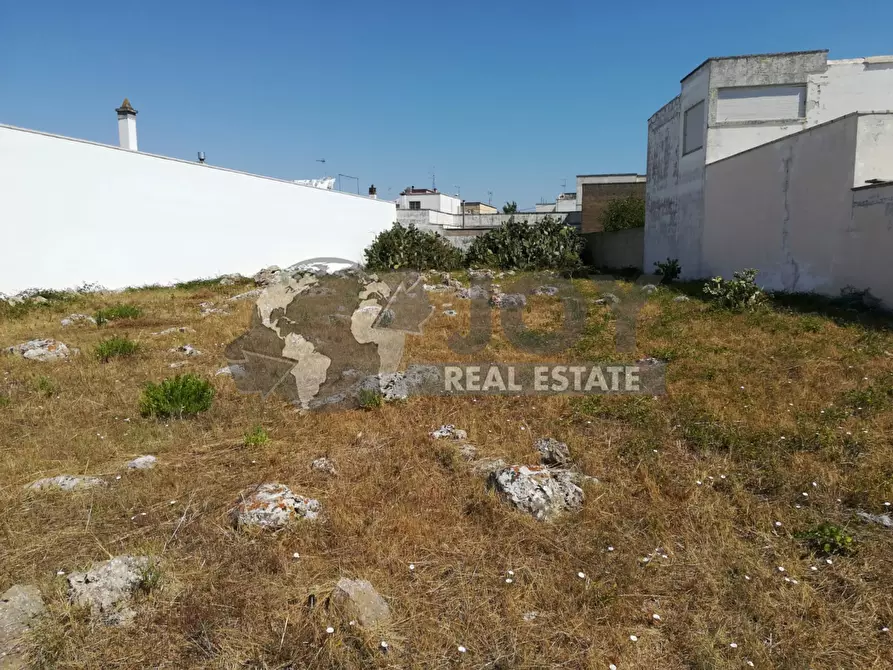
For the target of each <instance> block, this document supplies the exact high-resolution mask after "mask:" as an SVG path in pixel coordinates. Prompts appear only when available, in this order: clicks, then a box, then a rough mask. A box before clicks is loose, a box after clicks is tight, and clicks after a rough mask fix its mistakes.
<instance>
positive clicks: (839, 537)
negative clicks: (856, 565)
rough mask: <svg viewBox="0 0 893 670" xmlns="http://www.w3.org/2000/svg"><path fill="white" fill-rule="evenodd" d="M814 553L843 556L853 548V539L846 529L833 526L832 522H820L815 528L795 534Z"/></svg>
mask: <svg viewBox="0 0 893 670" xmlns="http://www.w3.org/2000/svg"><path fill="white" fill-rule="evenodd" d="M797 538H798V539H800V540H802V541H803V542H804V543H806V545H807V546H808V547H809V548H810V549H811V550H812V551H813V552H815V553H818V554H822V555H824V556H832V555H838V556H845V555H847V554H850V553H852V552H853V550H854V549H855V540H854V539H853V537H852V535H849V534H848V533H847V532H846V529H844V528H841V527H840V526H835V525H834V524H833V523H827V522H825V523H821V524H819V525H818V526H816V527H815V528H811V529H809V530H807V531H804V532H802V533H798V534H797Z"/></svg>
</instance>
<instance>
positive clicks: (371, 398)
mask: <svg viewBox="0 0 893 670" xmlns="http://www.w3.org/2000/svg"><path fill="white" fill-rule="evenodd" d="M357 401H358V402H359V403H360V407H362V408H363V409H365V410H367V411H372V410H373V409H378V408H379V407H381V406H382V403H383V402H384V401H383V400H382V397H381V393H379V392H378V391H375V390H373V389H360V393H359V395H358V396H357Z"/></svg>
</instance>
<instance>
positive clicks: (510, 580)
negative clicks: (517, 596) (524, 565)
mask: <svg viewBox="0 0 893 670" xmlns="http://www.w3.org/2000/svg"><path fill="white" fill-rule="evenodd" d="M512 581H514V580H512V578H511V577H506V578H505V583H506V584H511V583H512Z"/></svg>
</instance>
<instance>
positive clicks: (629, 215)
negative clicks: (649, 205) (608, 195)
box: [602, 195, 645, 232]
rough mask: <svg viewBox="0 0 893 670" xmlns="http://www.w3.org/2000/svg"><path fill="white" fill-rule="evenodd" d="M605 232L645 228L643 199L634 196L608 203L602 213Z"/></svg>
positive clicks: (615, 199)
mask: <svg viewBox="0 0 893 670" xmlns="http://www.w3.org/2000/svg"><path fill="white" fill-rule="evenodd" d="M602 226H603V227H604V230H605V232H613V231H615V230H627V229H628V228H643V227H644V226H645V199H644V198H640V197H639V196H636V195H628V196H626V197H625V198H614V199H613V200H610V201H608V205H607V207H605V211H604V212H603V213H602Z"/></svg>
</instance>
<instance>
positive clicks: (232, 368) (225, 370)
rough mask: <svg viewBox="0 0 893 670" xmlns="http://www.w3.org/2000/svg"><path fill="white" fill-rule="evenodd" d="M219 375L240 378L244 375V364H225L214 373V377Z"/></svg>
mask: <svg viewBox="0 0 893 670" xmlns="http://www.w3.org/2000/svg"><path fill="white" fill-rule="evenodd" d="M221 375H222V376H224V377H233V378H235V379H241V378H242V377H244V376H245V366H243V365H238V364H236V363H233V364H232V365H225V366H223V367H222V368H220V369H219V370H217V372H215V373H214V376H215V377H220V376H221Z"/></svg>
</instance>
